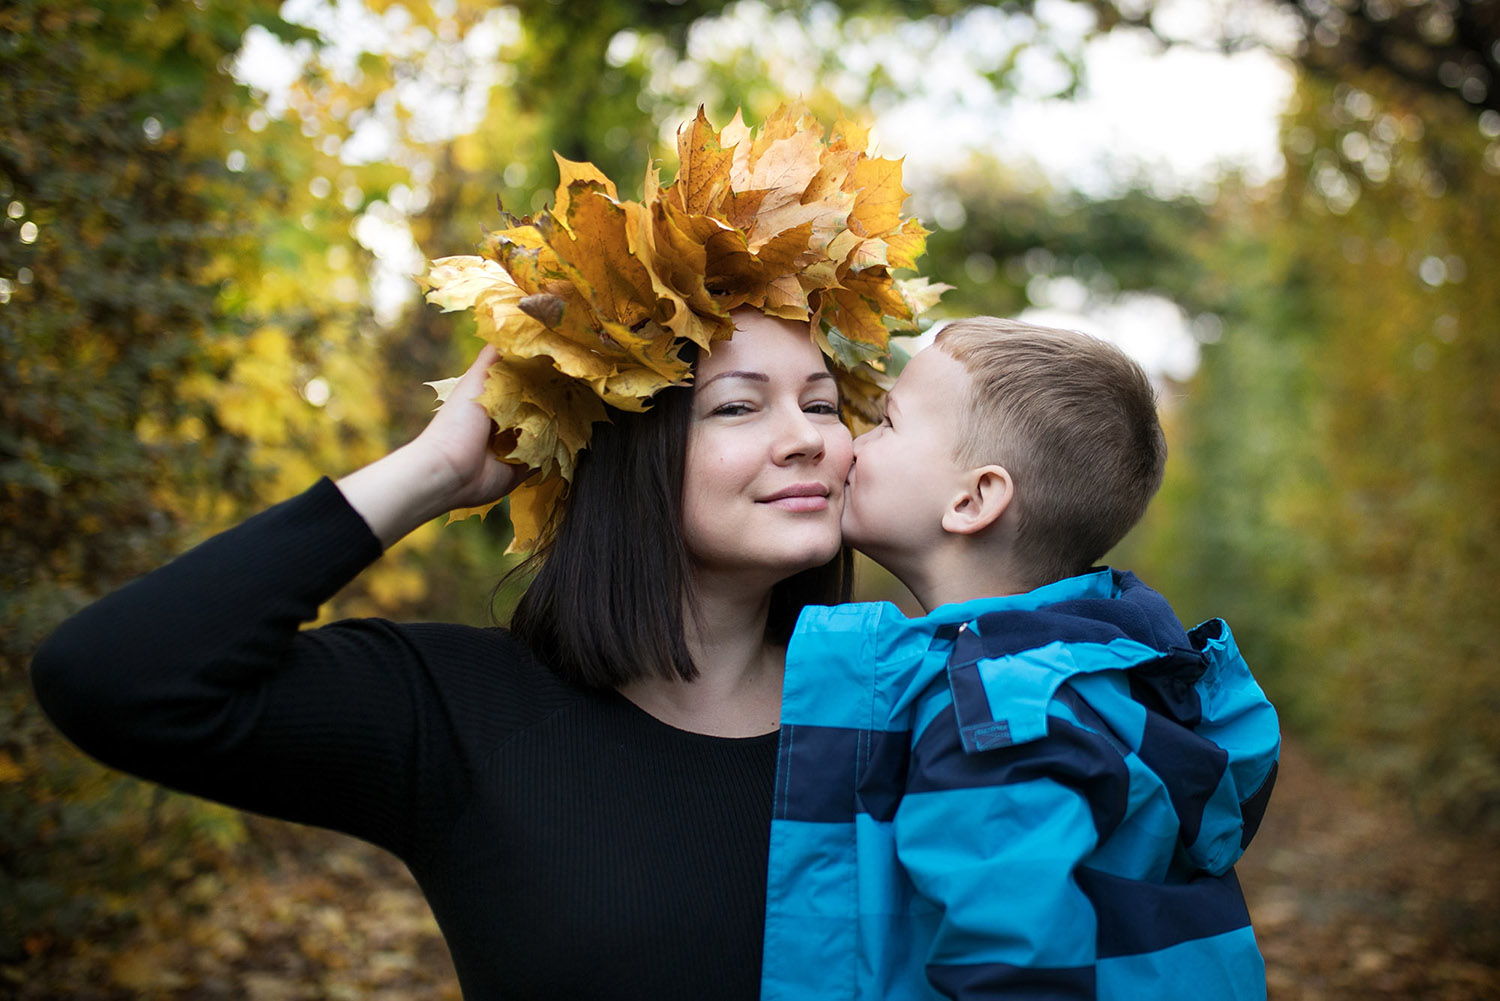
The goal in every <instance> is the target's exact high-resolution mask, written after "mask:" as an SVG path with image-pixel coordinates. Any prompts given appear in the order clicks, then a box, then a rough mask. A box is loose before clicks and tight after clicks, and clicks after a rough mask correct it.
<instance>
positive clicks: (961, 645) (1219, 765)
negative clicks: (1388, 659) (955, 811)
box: [948, 570, 1280, 875]
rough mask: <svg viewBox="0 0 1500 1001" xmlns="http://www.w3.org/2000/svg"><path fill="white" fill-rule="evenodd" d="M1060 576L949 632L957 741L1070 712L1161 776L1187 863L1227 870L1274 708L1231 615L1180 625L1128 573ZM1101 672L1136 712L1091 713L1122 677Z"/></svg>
mask: <svg viewBox="0 0 1500 1001" xmlns="http://www.w3.org/2000/svg"><path fill="white" fill-rule="evenodd" d="M1060 585H1063V586H1059V585H1050V586H1049V588H1057V589H1058V591H1059V592H1060V593H1057V597H1058V600H1056V601H1049V602H1046V603H1042V604H1039V605H1033V606H1032V607H1004V606H1003V605H1002V606H1000V607H993V608H991V609H990V610H987V611H985V612H983V613H982V614H980V615H978V616H977V617H975V618H973V619H971V620H970V621H968V622H966V623H965V625H964V627H963V628H962V629H961V630H960V632H959V633H958V635H957V636H956V637H955V640H954V645H953V651H952V654H951V656H950V658H949V660H948V674H949V681H950V684H951V686H952V691H953V697H954V706H955V712H956V715H957V718H958V724H959V727H960V730H961V732H962V734H963V740H964V747H965V750H967V751H968V752H969V753H981V752H983V751H984V750H986V749H989V748H993V747H998V746H1007V745H1011V744H1017V743H1023V742H1026V741H1030V740H1036V739H1040V738H1042V737H1043V736H1045V735H1046V733H1047V731H1048V727H1049V719H1050V718H1052V717H1054V716H1056V715H1059V714H1066V715H1070V716H1073V717H1075V718H1077V719H1078V720H1079V722H1080V723H1082V724H1083V725H1086V726H1089V727H1090V728H1091V729H1095V730H1099V731H1101V732H1104V733H1106V735H1108V736H1109V737H1111V739H1112V740H1114V741H1116V742H1117V743H1118V744H1119V745H1120V747H1121V749H1122V753H1126V754H1133V755H1135V756H1137V757H1138V758H1139V760H1140V761H1141V762H1143V763H1144V764H1145V766H1146V767H1148V768H1150V769H1151V770H1152V771H1153V772H1154V773H1156V774H1157V776H1158V777H1159V778H1160V779H1161V780H1162V783H1163V785H1164V786H1165V787H1166V789H1167V792H1168V795H1169V797H1170V799H1171V803H1172V806H1173V809H1174V810H1175V812H1176V814H1177V819H1178V822H1179V832H1180V842H1181V849H1182V852H1183V854H1184V856H1185V859H1186V860H1187V862H1188V864H1189V867H1190V868H1192V869H1198V870H1202V871H1207V872H1210V873H1213V874H1215V875H1218V874H1222V873H1223V872H1226V871H1227V870H1228V869H1229V868H1230V867H1231V866H1232V865H1233V864H1234V862H1235V861H1236V860H1237V859H1238V858H1239V856H1240V854H1241V853H1242V852H1243V850H1244V847H1245V846H1246V845H1248V844H1249V842H1250V839H1251V838H1252V837H1253V836H1254V833H1255V831H1256V829H1257V828H1258V826H1259V824H1260V820H1261V817H1262V815H1263V813H1264V810H1265V805H1266V801H1267V800H1268V799H1269V796H1270V790H1271V786H1272V784H1273V781H1274V777H1275V770H1276V758H1277V754H1278V752H1279V748H1280V737H1279V733H1280V730H1279V726H1278V725H1277V722H1276V718H1275V711H1274V709H1272V708H1271V706H1270V703H1269V702H1267V701H1266V699H1265V696H1264V693H1263V692H1262V691H1261V689H1260V686H1259V685H1258V684H1256V682H1255V680H1254V678H1253V677H1252V676H1251V675H1250V672H1249V669H1248V667H1247V666H1246V665H1245V662H1244V659H1243V658H1242V657H1241V656H1240V653H1239V650H1238V648H1237V647H1236V645H1235V643H1234V638H1233V636H1232V635H1231V633H1230V631H1229V627H1228V626H1227V625H1226V624H1225V623H1224V622H1223V621H1222V620H1220V619H1212V620H1209V621H1208V622H1205V623H1203V624H1201V625H1199V626H1197V627H1195V628H1193V629H1192V630H1185V629H1184V628H1183V627H1182V625H1181V623H1180V622H1179V621H1178V619H1177V616H1176V614H1175V613H1174V612H1173V611H1172V608H1171V606H1170V605H1169V604H1168V603H1167V601H1166V600H1165V599H1164V598H1163V597H1162V596H1161V595H1160V594H1158V593H1156V592H1155V591H1153V590H1152V589H1151V588H1149V587H1147V586H1146V585H1145V584H1143V583H1142V582H1141V581H1140V580H1139V579H1138V578H1137V577H1136V576H1135V575H1134V574H1131V573H1128V572H1121V571H1114V570H1099V571H1094V572H1092V573H1090V574H1086V575H1084V576H1082V577H1077V578H1070V579H1069V580H1067V581H1063V582H1060ZM1043 590H1047V589H1043ZM1032 593H1033V594H1036V593H1037V592H1032ZM996 600H997V602H1004V601H1005V599H996ZM1107 671H1121V672H1123V678H1124V684H1126V685H1128V691H1129V696H1130V698H1129V702H1133V703H1135V704H1137V705H1138V706H1139V707H1140V709H1139V710H1136V709H1131V710H1130V711H1129V712H1121V713H1109V714H1107V715H1101V713H1100V712H1099V711H1097V709H1096V708H1095V707H1096V706H1098V705H1101V704H1107V703H1108V702H1109V701H1110V700H1109V698H1108V693H1107V691H1106V689H1107V687H1108V685H1110V684H1115V685H1118V684H1119V683H1120V682H1119V680H1118V679H1119V677H1120V676H1119V675H1116V676H1115V679H1116V680H1115V681H1106V680H1105V679H1104V678H1103V672H1107ZM1070 682H1071V683H1070ZM1090 693H1095V694H1102V695H1104V696H1105V698H1103V699H1098V698H1090ZM1114 701H1116V702H1121V703H1123V702H1124V701H1125V700H1121V699H1118V698H1116V699H1115V700H1114ZM992 707H1000V713H999V714H998V718H997V713H996V712H995V711H994V709H992Z"/></svg>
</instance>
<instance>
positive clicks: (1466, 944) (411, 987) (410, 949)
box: [0, 743, 1500, 1001]
mask: <svg viewBox="0 0 1500 1001" xmlns="http://www.w3.org/2000/svg"><path fill="white" fill-rule="evenodd" d="M251 830H252V833H253V837H254V841H255V844H256V851H257V853H259V854H260V855H261V856H262V862H263V863H264V865H263V869H264V873H265V874H264V875H263V876H262V877H261V878H251V877H249V876H247V875H244V874H243V873H236V874H234V875H233V876H230V877H227V878H225V877H220V876H218V875H216V874H206V875H200V876H198V877H196V878H195V879H193V880H192V881H190V882H188V883H187V884H185V885H180V886H176V887H172V888H163V890H162V891H161V894H162V896H161V898H160V899H158V900H155V901H154V902H153V901H142V903H143V905H146V904H149V906H147V907H145V911H146V912H147V913H149V914H150V915H151V921H150V923H148V924H142V925H137V926H136V927H134V928H133V929H130V930H128V931H122V932H120V933H119V934H118V935H115V936H110V937H108V939H107V940H95V941H90V942H80V943H76V944H75V945H74V946H73V947H72V948H71V949H68V950H64V951H60V952H55V953H53V954H51V955H49V956H47V957H39V959H38V961H37V962H36V963H33V964H29V965H28V967H27V968H25V969H21V970H16V969H14V968H12V969H7V970H6V971H5V973H6V974H7V976H6V977H5V978H4V979H3V980H0V997H6V996H9V997H13V998H16V999H18V1001H42V999H47V1001H52V999H62V998H66V999H69V1001H125V999H137V1001H138V999H152V1001H210V999H224V1001H412V999H423V1001H426V999H435V1001H457V999H458V988H457V984H456V981H455V979H454V975H453V967H452V963H451V961H450V960H449V958H448V952H447V949H446V947H445V946H444V945H443V942H442V938H441V937H440V936H439V934H438V930H437V926H436V925H435V923H434V922H433V920H432V916H431V913H430V912H429V911H428V909H427V906H426V904H425V902H424V901H423V900H422V898H421V896H420V894H418V892H417V890H416V887H415V885H414V883H413V882H412V880H411V877H410V876H409V875H408V874H407V873H406V871H405V869H404V868H403V867H402V866H401V865H400V864H399V863H398V862H396V861H395V860H394V859H393V858H391V857H390V856H388V855H385V854H384V853H382V852H379V851H377V850H376V849H374V848H370V847H368V846H365V845H363V844H360V843H358V842H355V841H352V840H350V839H348V838H343V837H339V836H337V835H332V834H327V833H325V832H320V831H313V830H307V829H303V828H296V827H292V826H291V825H287V824H278V823H275V822H272V821H262V820H252V821H251ZM1239 871H1240V879H1241V882H1242V883H1243V885H1244V887H1245V891H1246V895H1247V897H1248V898H1249V901H1250V909H1251V914H1252V916H1253V918H1254V921H1255V926H1256V932H1257V935H1258V936H1259V938H1260V942H1261V946H1262V949H1263V951H1264V953H1265V956H1266V964H1267V971H1268V980H1269V983H1270V997H1271V1001H1356V999H1358V1001H1370V999H1374V1001H1384V999H1391V1001H1395V999H1401V1001H1408V999H1417V1001H1429V999H1431V1001H1488V999H1500V862H1497V857H1496V846H1494V845H1478V844H1472V843H1462V842H1459V841H1454V840H1441V841H1440V840H1434V839H1432V838H1430V837H1429V838H1420V837H1419V827H1418V825H1417V824H1416V823H1415V822H1414V821H1412V820H1411V819H1410V818H1408V817H1406V816H1405V815H1404V814H1402V812H1401V811H1400V810H1398V809H1395V808H1393V807H1391V806H1390V805H1383V806H1381V807H1380V808H1377V807H1376V806H1374V805H1372V804H1370V803H1368V802H1365V801H1362V800H1361V799H1360V798H1359V797H1357V796H1355V795H1353V794H1352V793H1350V792H1348V791H1347V790H1345V789H1343V788H1342V787H1341V786H1340V785H1339V784H1338V783H1337V782H1336V780H1335V779H1334V778H1332V777H1331V776H1330V775H1329V774H1328V773H1327V772H1326V771H1324V770H1322V769H1320V768H1318V767H1316V766H1315V765H1314V764H1313V763H1312V762H1311V761H1310V760H1309V759H1308V758H1307V757H1306V755H1305V754H1304V753H1303V752H1302V751H1301V750H1300V748H1299V747H1298V746H1297V745H1296V744H1295V743H1292V744H1289V745H1288V746H1287V747H1286V748H1285V751H1284V753H1283V757H1282V769H1281V776H1280V778H1279V780H1278V783H1277V789H1276V793H1275V795H1274V796H1273V797H1272V799H1271V806H1270V810H1269V812H1268V813H1267V817H1266V822H1265V825H1264V826H1263V828H1262V829H1261V832H1260V834H1259V836H1258V837H1257V838H1256V840H1255V843H1254V844H1253V845H1252V846H1251V850H1250V852H1249V853H1248V854H1247V855H1246V857H1245V859H1244V860H1243V862H1242V863H1241V865H1240V867H1239Z"/></svg>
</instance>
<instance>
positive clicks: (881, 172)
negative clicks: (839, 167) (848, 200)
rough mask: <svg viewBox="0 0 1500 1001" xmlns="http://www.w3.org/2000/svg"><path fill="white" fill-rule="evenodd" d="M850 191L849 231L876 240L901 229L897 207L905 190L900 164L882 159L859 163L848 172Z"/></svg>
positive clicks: (899, 211)
mask: <svg viewBox="0 0 1500 1001" xmlns="http://www.w3.org/2000/svg"><path fill="white" fill-rule="evenodd" d="M849 182H850V184H851V185H852V186H853V188H854V192H855V195H854V207H853V208H852V209H851V210H850V211H849V228H850V229H851V230H853V231H855V232H857V233H859V234H860V235H861V236H878V235H880V234H882V233H887V232H890V231H891V230H894V229H896V228H897V227H898V226H900V225H901V205H902V203H904V202H905V201H906V196H907V192H906V189H904V188H902V187H901V161H900V160H887V159H885V158H883V157H882V158H878V159H875V158H869V157H866V158H864V159H861V160H860V161H859V162H858V163H856V164H855V165H854V169H853V170H852V171H850V172H849Z"/></svg>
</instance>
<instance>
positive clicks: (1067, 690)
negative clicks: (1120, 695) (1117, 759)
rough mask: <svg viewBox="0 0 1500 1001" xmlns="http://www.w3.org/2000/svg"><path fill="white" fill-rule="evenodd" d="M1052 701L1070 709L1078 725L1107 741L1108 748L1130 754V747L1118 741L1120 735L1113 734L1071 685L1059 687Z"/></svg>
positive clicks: (1112, 729)
mask: <svg viewBox="0 0 1500 1001" xmlns="http://www.w3.org/2000/svg"><path fill="white" fill-rule="evenodd" d="M1053 701H1055V702H1059V703H1061V704H1062V705H1065V706H1067V707H1068V708H1069V709H1071V710H1072V711H1073V715H1074V716H1075V717H1077V719H1078V722H1079V723H1080V724H1082V725H1083V726H1086V727H1088V728H1089V729H1090V730H1093V731H1095V732H1097V733H1098V734H1099V735H1100V736H1101V737H1103V738H1104V739H1105V740H1107V741H1109V743H1110V746H1111V747H1113V748H1114V749H1115V750H1116V751H1119V752H1120V754H1121V755H1122V756H1123V755H1125V754H1128V753H1129V752H1130V750H1131V747H1130V745H1129V744H1127V743H1125V741H1123V740H1121V739H1120V735H1119V734H1117V733H1115V731H1114V728H1113V727H1111V726H1110V725H1109V724H1108V723H1106V722H1105V721H1104V717H1103V716H1100V715H1099V713H1098V712H1096V711H1095V709H1094V707H1093V706H1091V705H1089V704H1088V703H1087V702H1085V701H1084V698H1083V696H1082V695H1079V694H1078V691H1077V690H1076V689H1075V688H1073V686H1072V685H1068V684H1065V685H1063V686H1062V687H1060V688H1059V689H1058V690H1057V694H1056V695H1054V696H1053Z"/></svg>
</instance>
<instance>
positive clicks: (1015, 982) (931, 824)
mask: <svg viewBox="0 0 1500 1001" xmlns="http://www.w3.org/2000/svg"><path fill="white" fill-rule="evenodd" d="M1049 722H1050V723H1052V724H1053V726H1052V727H1051V729H1050V732H1049V733H1048V735H1047V736H1045V737H1042V738H1040V739H1038V740H1034V741H1030V742H1027V743H1024V744H1017V745H1009V746H1002V747H995V748H991V749H987V750H982V751H973V750H970V751H966V750H965V748H964V747H963V746H962V742H961V740H960V738H959V735H958V732H957V727H956V725H955V723H954V720H953V715H952V710H951V708H950V709H949V710H948V711H947V712H945V713H943V714H940V715H939V716H938V717H937V718H936V719H935V720H934V721H933V722H932V724H931V725H929V726H928V727H927V728H926V730H925V731H924V733H923V734H922V735H921V737H920V738H919V739H918V740H917V743H916V746H915V748H914V750H913V755H912V760H911V766H910V769H911V770H910V772H909V774H908V780H907V789H906V794H905V796H904V797H903V799H902V801H901V804H900V806H899V807H898V809H897V813H896V819H895V828H896V830H895V836H896V846H897V854H898V857H899V859H900V861H901V864H902V866H903V868H904V869H905V871H906V873H907V875H908V876H909V877H910V879H911V880H912V882H913V884H914V886H915V888H916V890H917V891H918V893H920V894H921V895H922V897H924V898H925V899H926V900H927V901H928V902H929V903H931V904H932V905H933V906H934V907H935V908H936V910H937V911H938V922H937V931H936V935H935V938H934V941H933V944H932V949H931V952H930V954H929V956H928V959H927V967H926V972H927V978H928V981H929V983H930V984H931V985H932V987H933V988H935V989H936V990H937V991H938V992H939V993H940V994H942V995H943V996H946V997H950V998H961V999H979V998H1005V997H1018V998H1049V999H1065V998H1068V999H1071V998H1088V999H1092V998H1093V997H1094V996H1095V962H1096V958H1097V957H1096V949H1097V944H1096V942H1097V937H1096V931H1097V921H1096V917H1095V914H1094V910H1093V907H1092V905H1091V903H1090V901H1089V898H1088V897H1087V896H1085V894H1084V893H1083V891H1082V890H1081V889H1080V888H1079V885H1078V883H1077V880H1076V876H1075V874H1076V870H1077V868H1078V866H1079V864H1080V863H1081V862H1082V860H1083V859H1085V858H1086V857H1088V855H1089V854H1090V853H1091V852H1092V851H1093V850H1094V848H1095V846H1096V845H1097V843H1098V839H1099V830H1100V825H1101V824H1108V823H1110V822H1111V818H1110V817H1109V816H1108V814H1109V813H1110V811H1111V808H1110V807H1109V806H1108V804H1109V803H1112V802H1114V801H1115V798H1116V797H1117V795H1118V794H1119V792H1120V790H1121V785H1120V783H1121V782H1122V781H1125V780H1126V777H1125V776H1124V774H1123V766H1122V765H1120V764H1119V756H1118V754H1115V753H1114V752H1113V750H1112V749H1110V748H1108V747H1105V746H1101V744H1100V740H1099V738H1098V737H1097V735H1094V734H1092V733H1091V732H1090V731H1087V730H1084V729H1082V728H1079V727H1074V726H1071V725H1070V724H1068V723H1066V722H1065V721H1062V720H1058V719H1056V718H1054V719H1052V720H1051V721H1049Z"/></svg>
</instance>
